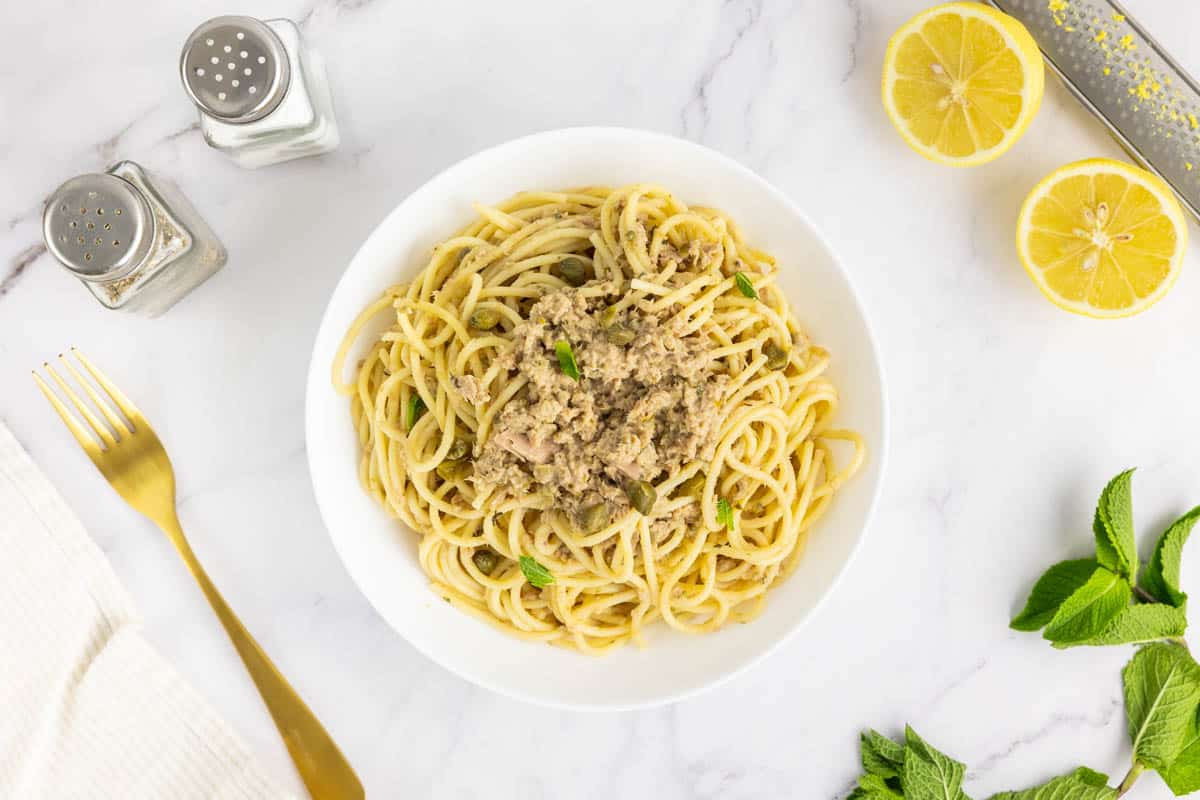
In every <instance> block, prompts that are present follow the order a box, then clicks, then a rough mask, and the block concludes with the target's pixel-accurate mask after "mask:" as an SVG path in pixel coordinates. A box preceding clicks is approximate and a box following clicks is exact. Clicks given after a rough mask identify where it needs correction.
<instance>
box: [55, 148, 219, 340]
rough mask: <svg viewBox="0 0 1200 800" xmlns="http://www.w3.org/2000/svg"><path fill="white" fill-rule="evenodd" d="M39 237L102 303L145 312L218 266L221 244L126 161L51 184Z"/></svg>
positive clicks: (169, 187) (173, 193)
mask: <svg viewBox="0 0 1200 800" xmlns="http://www.w3.org/2000/svg"><path fill="white" fill-rule="evenodd" d="M42 234H43V236H44V237H45V239H46V248H47V249H48V250H49V251H50V253H51V254H52V255H53V256H54V257H55V258H57V259H58V260H59V262H60V263H61V264H62V265H63V266H64V267H65V268H66V269H67V270H68V271H69V272H70V273H71V274H72V275H74V276H75V277H76V278H78V279H79V280H80V281H82V282H83V285H84V286H86V287H87V288H88V290H89V291H91V293H92V294H93V295H94V296H95V297H96V299H97V300H99V301H100V302H101V303H102V304H103V305H105V306H106V307H108V308H112V309H120V310H123V311H134V312H138V313H141V314H145V315H147V316H151V317H154V316H158V315H159V314H161V313H163V312H164V311H166V310H167V309H168V308H170V307H171V306H173V305H174V304H175V303H176V302H178V301H179V299H180V298H182V297H183V296H184V295H185V294H187V293H188V292H190V291H191V290H192V289H194V288H196V286H198V285H200V284H201V283H203V282H204V281H205V280H206V279H207V278H209V277H210V276H211V275H212V274H213V273H215V272H216V271H217V270H219V269H220V268H221V267H222V266H223V265H224V264H225V257H226V254H225V248H224V247H223V246H222V245H221V242H220V241H218V239H217V237H216V235H215V234H214V233H213V232H212V229H211V228H209V227H208V225H207V224H205V222H204V220H203V219H202V218H201V217H200V215H199V214H198V213H197V212H196V209H195V208H194V207H193V206H192V204H191V203H189V202H188V201H187V198H185V197H184V196H183V194H182V193H180V191H179V190H178V189H177V188H175V186H174V185H173V184H171V183H170V182H168V181H166V180H163V179H161V178H158V177H155V176H151V175H150V174H148V173H147V172H146V171H145V170H143V169H142V168H141V167H139V166H138V165H137V164H135V163H134V162H132V161H122V162H120V163H118V164H115V165H113V166H112V167H111V168H109V170H108V171H107V172H100V173H90V174H87V175H79V176H77V177H75V178H71V179H70V180H69V181H67V182H66V183H64V184H63V185H62V186H60V187H58V189H56V190H55V191H54V194H52V195H51V196H50V199H49V200H47V201H46V207H45V209H44V211H43V214H42Z"/></svg>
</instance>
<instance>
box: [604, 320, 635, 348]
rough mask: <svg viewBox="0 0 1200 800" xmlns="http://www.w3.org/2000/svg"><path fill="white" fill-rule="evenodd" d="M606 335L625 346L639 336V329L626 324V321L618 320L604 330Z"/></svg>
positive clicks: (613, 341) (611, 340)
mask: <svg viewBox="0 0 1200 800" xmlns="http://www.w3.org/2000/svg"><path fill="white" fill-rule="evenodd" d="M604 335H605V337H607V339H608V340H609V341H610V342H612V343H613V344H615V345H619V346H621V347H624V346H625V345H627V344H629V343H630V342H632V341H633V340H634V339H636V338H637V331H635V330H634V329H633V328H631V327H629V326H628V325H626V324H625V323H624V322H618V323H616V324H614V325H610V326H609V327H608V329H607V330H605V331H604Z"/></svg>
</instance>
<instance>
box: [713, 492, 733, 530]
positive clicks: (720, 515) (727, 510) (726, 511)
mask: <svg viewBox="0 0 1200 800" xmlns="http://www.w3.org/2000/svg"><path fill="white" fill-rule="evenodd" d="M717 523H718V524H720V525H724V526H725V527H726V528H728V529H729V530H733V506H732V505H731V504H730V502H729V501H728V500H726V499H725V498H724V497H718V498H717Z"/></svg>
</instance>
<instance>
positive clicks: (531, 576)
mask: <svg viewBox="0 0 1200 800" xmlns="http://www.w3.org/2000/svg"><path fill="white" fill-rule="evenodd" d="M517 560H518V561H519V562H520V564H521V572H522V573H524V575H525V580H527V581H529V585H530V586H532V587H533V588H535V589H541V588H542V587H544V586H549V585H550V584H552V583H554V576H553V575H551V574H550V570H548V569H546V568H545V567H544V566H542V565H541V564H540V563H538V560H537V559H535V558H533V557H531V556H521V557H520V558H519V559H517Z"/></svg>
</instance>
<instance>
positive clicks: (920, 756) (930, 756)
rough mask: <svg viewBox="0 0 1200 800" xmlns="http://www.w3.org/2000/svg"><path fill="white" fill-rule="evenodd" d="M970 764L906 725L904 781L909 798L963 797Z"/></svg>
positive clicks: (955, 799) (946, 799) (951, 799)
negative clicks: (964, 782)
mask: <svg viewBox="0 0 1200 800" xmlns="http://www.w3.org/2000/svg"><path fill="white" fill-rule="evenodd" d="M965 771H966V767H964V766H963V764H962V763H961V762H959V761H955V760H954V759H952V758H950V757H949V756H947V755H945V754H944V753H940V752H938V751H937V750H935V749H934V748H932V747H930V746H929V745H928V744H926V743H925V741H924V740H923V739H922V738H921V737H920V736H918V735H917V732H916V731H914V730H913V729H912V728H911V727H909V726H905V728H904V764H903V766H902V767H901V772H900V784H901V786H903V787H904V797H905V798H906V800H962V798H965V797H966V795H964V794H963V793H962V780H963V773H964V772H965Z"/></svg>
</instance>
